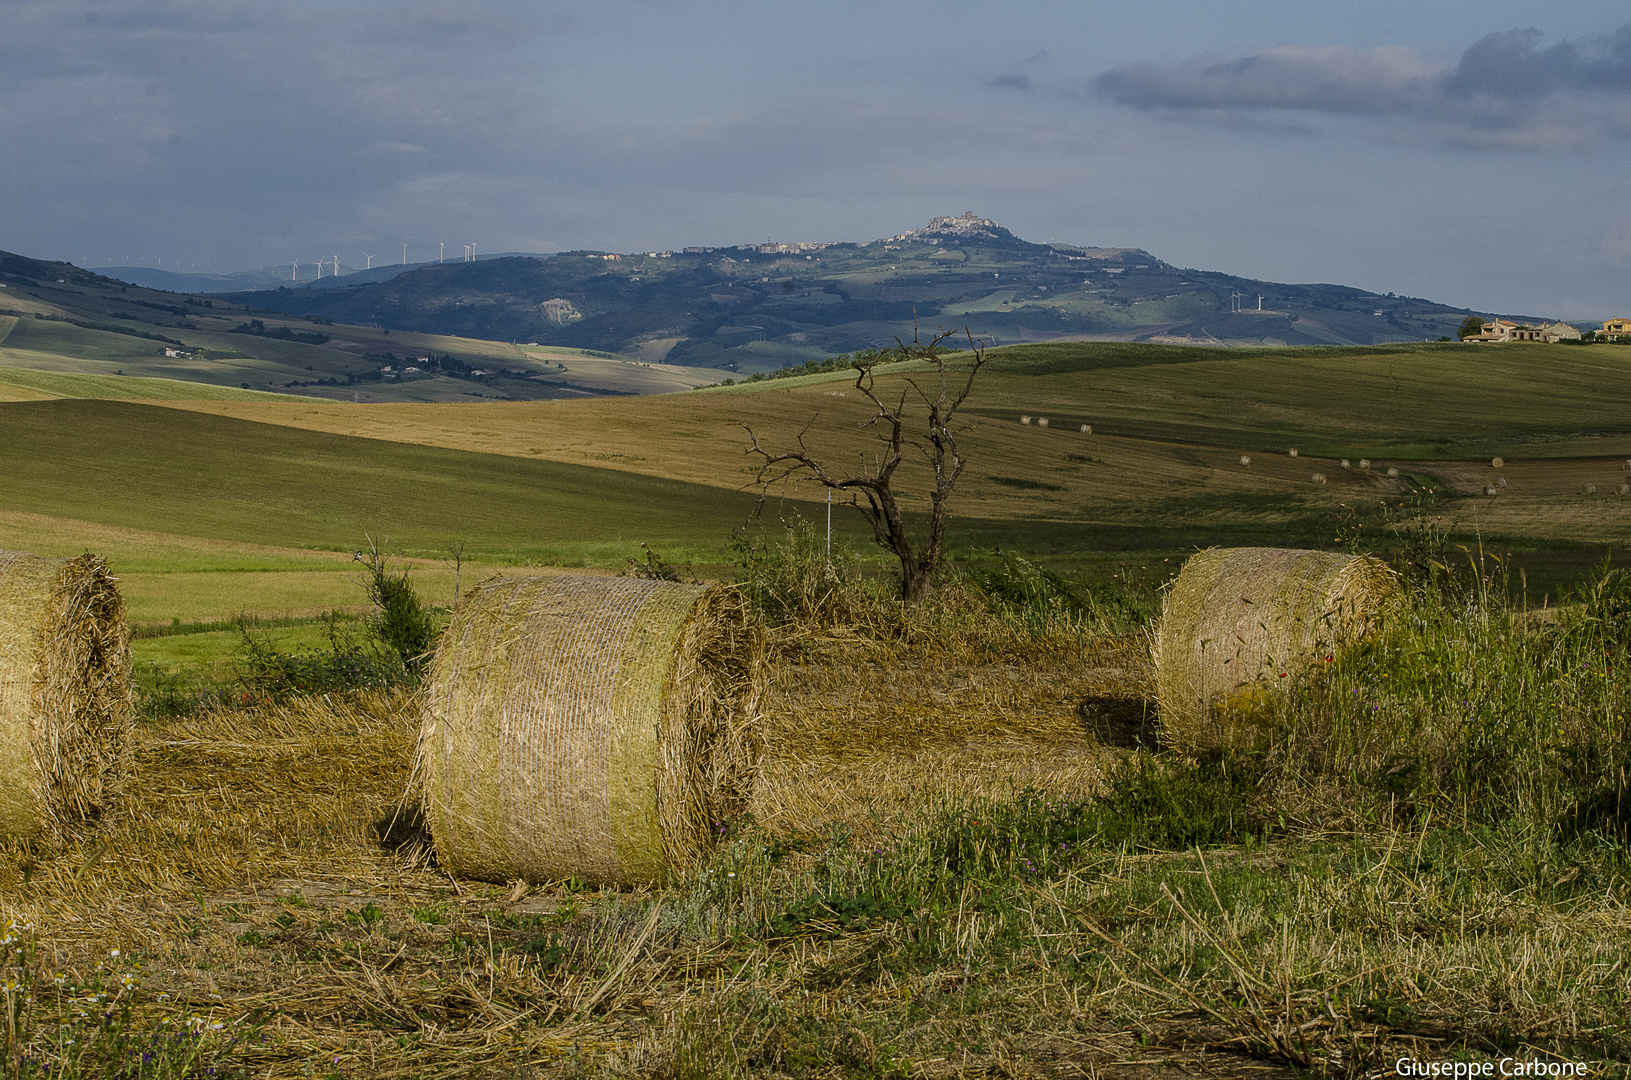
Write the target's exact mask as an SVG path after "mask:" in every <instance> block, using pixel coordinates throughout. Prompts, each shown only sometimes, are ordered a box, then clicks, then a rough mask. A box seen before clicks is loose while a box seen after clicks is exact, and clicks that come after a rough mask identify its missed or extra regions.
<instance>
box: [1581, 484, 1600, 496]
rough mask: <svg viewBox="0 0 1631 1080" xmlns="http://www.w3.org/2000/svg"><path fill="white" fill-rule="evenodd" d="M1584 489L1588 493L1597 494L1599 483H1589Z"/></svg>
mask: <svg viewBox="0 0 1631 1080" xmlns="http://www.w3.org/2000/svg"><path fill="white" fill-rule="evenodd" d="M1583 490H1584V492H1585V493H1586V494H1587V495H1595V494H1597V485H1596V484H1587V485H1586V486H1585V488H1584V489H1583Z"/></svg>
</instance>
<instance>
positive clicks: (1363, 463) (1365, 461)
mask: <svg viewBox="0 0 1631 1080" xmlns="http://www.w3.org/2000/svg"><path fill="white" fill-rule="evenodd" d="M1359 467H1360V468H1361V469H1368V468H1370V458H1366V457H1362V458H1360V459H1359Z"/></svg>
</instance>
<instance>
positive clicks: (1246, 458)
mask: <svg viewBox="0 0 1631 1080" xmlns="http://www.w3.org/2000/svg"><path fill="white" fill-rule="evenodd" d="M1240 463H1241V464H1242V465H1250V464H1251V463H1252V456H1251V455H1250V454H1241V455H1240Z"/></svg>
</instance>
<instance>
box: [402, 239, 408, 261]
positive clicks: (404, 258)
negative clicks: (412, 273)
mask: <svg viewBox="0 0 1631 1080" xmlns="http://www.w3.org/2000/svg"><path fill="white" fill-rule="evenodd" d="M402 265H403V266H407V265H408V245H407V244H403V245H402Z"/></svg>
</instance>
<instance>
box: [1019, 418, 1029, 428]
mask: <svg viewBox="0 0 1631 1080" xmlns="http://www.w3.org/2000/svg"><path fill="white" fill-rule="evenodd" d="M1019 422H1020V423H1022V424H1024V425H1025V426H1027V427H1029V426H1030V423H1031V418H1030V417H1029V416H1021V417H1020V418H1019Z"/></svg>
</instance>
